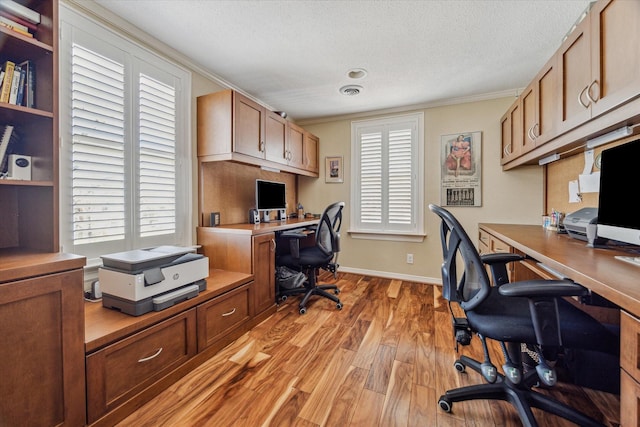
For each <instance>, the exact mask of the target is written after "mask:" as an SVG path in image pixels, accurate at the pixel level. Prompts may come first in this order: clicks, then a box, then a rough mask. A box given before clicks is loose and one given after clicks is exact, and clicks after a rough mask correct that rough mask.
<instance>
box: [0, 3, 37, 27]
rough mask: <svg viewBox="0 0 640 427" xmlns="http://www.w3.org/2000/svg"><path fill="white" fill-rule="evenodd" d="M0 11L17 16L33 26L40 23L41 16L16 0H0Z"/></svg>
mask: <svg viewBox="0 0 640 427" xmlns="http://www.w3.org/2000/svg"><path fill="white" fill-rule="evenodd" d="M0 9H2V10H5V11H7V12H9V13H12V14H14V15H16V16H17V17H19V18H22V19H24V20H26V21H29V22H31V23H32V24H39V23H40V14H39V13H38V12H36V11H35V10H33V9H30V8H28V7H26V6H24V5H22V4H20V3H18V2H16V1H14V0H0Z"/></svg>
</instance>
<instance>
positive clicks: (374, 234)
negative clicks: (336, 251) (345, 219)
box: [347, 230, 427, 243]
mask: <svg viewBox="0 0 640 427" xmlns="http://www.w3.org/2000/svg"><path fill="white" fill-rule="evenodd" d="M347 233H349V235H350V236H351V237H352V238H354V239H363V240H388V241H395V242H414V243H422V242H423V241H424V238H425V237H427V235H426V234H424V233H398V232H383V231H358V230H349V231H347Z"/></svg>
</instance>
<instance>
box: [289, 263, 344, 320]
mask: <svg viewBox="0 0 640 427" xmlns="http://www.w3.org/2000/svg"><path fill="white" fill-rule="evenodd" d="M316 274H317V272H316V271H311V272H309V271H308V272H307V278H308V280H307V281H306V282H305V283H304V286H303V287H300V288H295V289H285V290H280V291H278V296H277V298H278V299H279V300H281V301H284V300H286V299H287V297H288V296H291V295H299V294H304V297H302V300H301V301H300V303H299V304H298V309H299V311H300V314H305V313H306V312H307V302H308V301H309V298H311V297H312V296H314V295H319V296H321V297H324V298H328V299H330V300H331V301H333V302H335V303H336V308H337V309H338V310H341V309H342V302H340V299H339V298H338V297H337V296H336V295H338V294H339V293H340V289H339V288H338V286H337V285H329V284H324V285H317V284H316ZM331 290H332V291H333V293H330V292H328V291H331Z"/></svg>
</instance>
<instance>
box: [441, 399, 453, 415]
mask: <svg viewBox="0 0 640 427" xmlns="http://www.w3.org/2000/svg"><path fill="white" fill-rule="evenodd" d="M438 406H440V409H442V410H443V411H444V412H451V408H452V406H453V403H452V402H451V401H450V400H449V399H447V398H446V397H444V396H440V399H438Z"/></svg>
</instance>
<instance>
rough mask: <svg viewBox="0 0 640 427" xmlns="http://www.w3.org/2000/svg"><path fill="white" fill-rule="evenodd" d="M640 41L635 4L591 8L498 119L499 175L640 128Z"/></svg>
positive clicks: (602, 0)
mask: <svg viewBox="0 0 640 427" xmlns="http://www.w3.org/2000/svg"><path fill="white" fill-rule="evenodd" d="M638 39H640V2H637V1H626V0H599V1H597V2H596V3H594V5H593V7H592V8H591V10H590V11H589V13H587V14H586V15H585V17H584V19H582V21H580V22H579V23H578V24H577V25H576V27H575V28H574V29H573V30H572V32H571V33H570V34H569V35H568V36H567V38H566V40H564V42H563V43H562V44H561V46H560V47H559V49H558V51H557V52H556V54H555V55H554V56H553V57H552V58H551V59H550V60H549V61H548V62H547V64H546V65H545V66H544V67H543V69H542V70H541V71H540V72H539V73H538V75H537V76H536V78H535V79H534V80H533V81H532V82H531V84H529V85H528V86H527V89H526V90H525V91H524V92H523V94H522V96H521V97H520V99H519V101H518V102H516V104H515V105H517V107H514V106H511V107H510V108H509V110H508V111H507V113H506V114H505V116H503V117H502V119H501V123H502V145H503V153H502V155H501V164H502V165H503V169H510V168H512V167H516V166H519V165H521V164H537V161H538V160H539V159H540V158H543V157H546V156H548V155H549V154H553V153H562V152H566V151H570V150H572V149H574V148H577V147H579V146H580V145H584V142H585V140H587V139H588V138H590V137H592V136H594V135H598V134H600V133H603V132H605V131H607V130H613V129H615V128H616V127H620V126H623V125H629V124H635V123H638V121H639V120H640V119H639V118H638V113H637V111H638V107H639V106H640V73H638V72H637V70H638V69H640V50H638V48H637V46H636V44H637V43H636V40H638ZM514 115H517V116H518V117H517V118H516V117H514ZM509 120H511V121H510V122H509ZM518 120H521V121H519V122H518ZM520 125H522V129H519V128H518V126H520ZM520 138H522V139H520ZM551 141H553V143H552V144H549V142H551ZM543 145H544V147H543ZM505 150H506V151H505Z"/></svg>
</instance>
